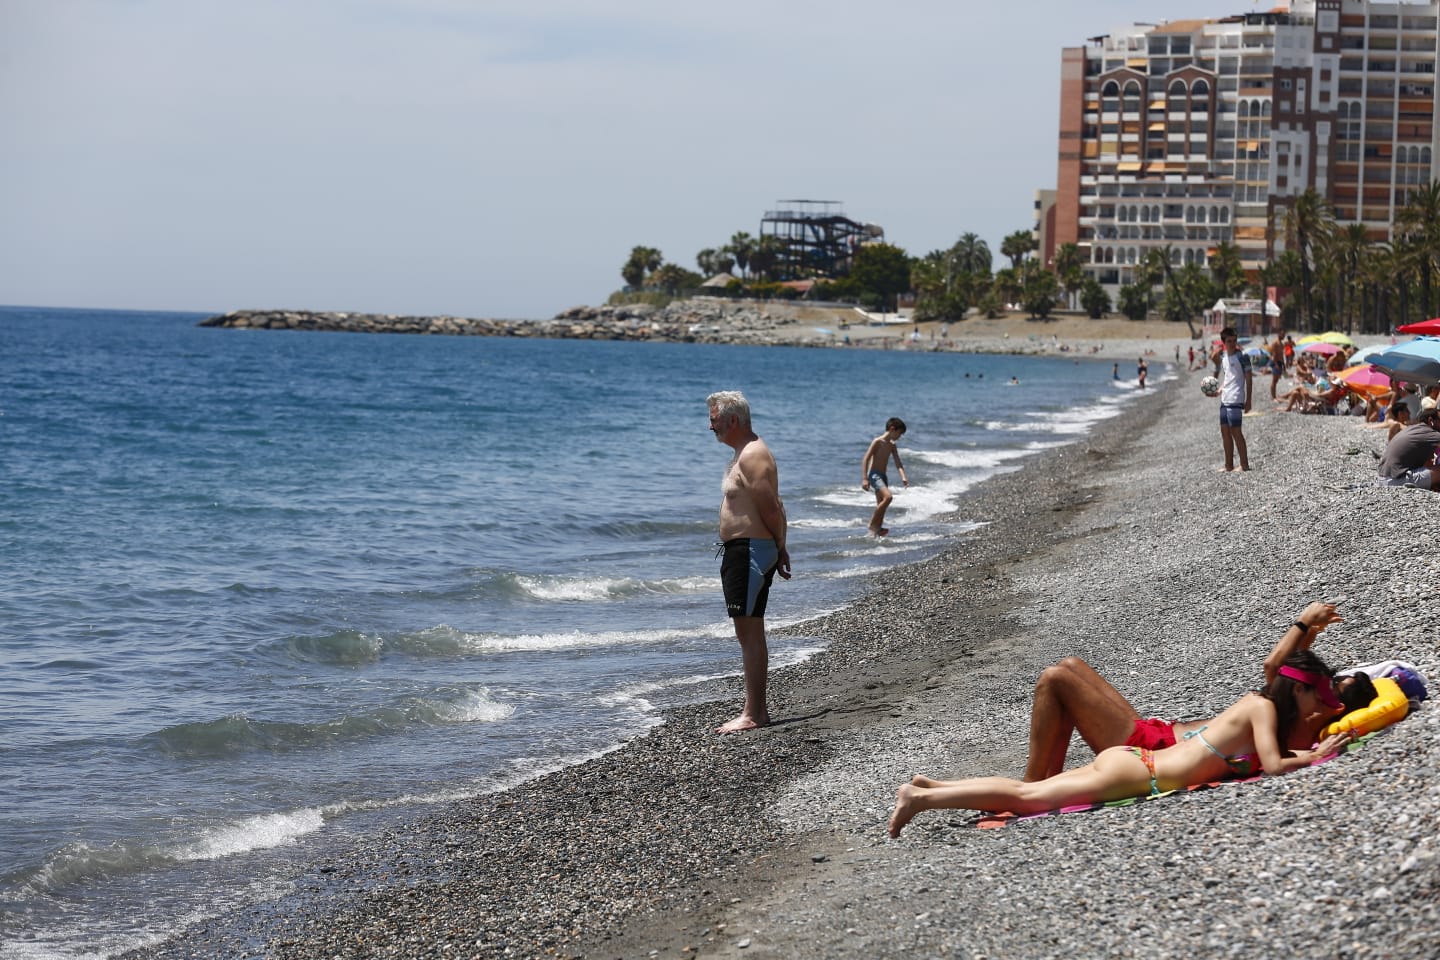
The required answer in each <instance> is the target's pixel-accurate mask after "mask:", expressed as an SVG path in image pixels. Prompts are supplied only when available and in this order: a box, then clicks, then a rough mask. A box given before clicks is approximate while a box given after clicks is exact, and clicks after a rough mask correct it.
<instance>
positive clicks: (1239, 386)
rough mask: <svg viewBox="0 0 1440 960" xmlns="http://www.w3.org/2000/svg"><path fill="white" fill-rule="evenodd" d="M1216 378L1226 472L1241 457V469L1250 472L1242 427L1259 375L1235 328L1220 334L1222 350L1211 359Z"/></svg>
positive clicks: (1233, 466) (1229, 328)
mask: <svg viewBox="0 0 1440 960" xmlns="http://www.w3.org/2000/svg"><path fill="white" fill-rule="evenodd" d="M1210 362H1211V363H1213V364H1215V376H1217V377H1219V378H1220V442H1221V443H1222V444H1224V446H1225V472H1226V473H1229V472H1230V471H1232V470H1234V469H1235V454H1236V453H1237V452H1238V453H1239V454H1240V469H1241V470H1249V469H1250V451H1249V449H1248V448H1247V447H1246V446H1245V434H1244V433H1243V432H1241V423H1242V422H1243V418H1244V416H1245V414H1246V413H1248V412H1249V411H1250V396H1251V394H1252V393H1253V392H1254V389H1255V375H1254V374H1253V373H1251V372H1250V358H1249V357H1247V356H1245V354H1243V353H1241V352H1240V338H1239V337H1238V336H1236V334H1235V328H1234V327H1226V328H1225V329H1224V330H1221V331H1220V348H1219V349H1218V350H1216V351H1215V352H1214V353H1213V354H1212V355H1211V357H1210Z"/></svg>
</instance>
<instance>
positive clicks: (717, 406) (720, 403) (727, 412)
mask: <svg viewBox="0 0 1440 960" xmlns="http://www.w3.org/2000/svg"><path fill="white" fill-rule="evenodd" d="M705 404H706V405H707V406H708V407H709V408H710V409H711V410H714V411H715V413H716V414H718V415H719V416H722V417H735V418H736V419H737V420H739V421H740V426H742V427H744V428H745V429H747V430H748V429H750V401H749V400H746V399H745V394H743V393H741V392H740V391H739V390H721V391H720V392H719V393H712V394H710V396H708V397H706V398H705Z"/></svg>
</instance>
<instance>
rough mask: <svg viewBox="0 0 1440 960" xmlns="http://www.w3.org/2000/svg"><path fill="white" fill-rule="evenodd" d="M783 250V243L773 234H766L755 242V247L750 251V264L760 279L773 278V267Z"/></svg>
mask: <svg viewBox="0 0 1440 960" xmlns="http://www.w3.org/2000/svg"><path fill="white" fill-rule="evenodd" d="M784 250H785V244H784V242H783V241H781V239H780V238H779V237H777V236H774V235H773V234H767V235H765V236H763V237H761V238H760V242H759V243H757V244H755V249H754V250H752V251H750V266H751V268H752V269H753V270H754V271H755V273H757V274H759V276H760V278H761V279H762V280H774V279H775V268H776V267H777V266H779V264H780V255H781V254H782V253H783V252H784Z"/></svg>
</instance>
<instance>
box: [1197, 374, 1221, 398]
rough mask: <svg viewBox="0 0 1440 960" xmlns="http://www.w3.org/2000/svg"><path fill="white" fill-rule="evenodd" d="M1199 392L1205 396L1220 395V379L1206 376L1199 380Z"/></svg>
mask: <svg viewBox="0 0 1440 960" xmlns="http://www.w3.org/2000/svg"><path fill="white" fill-rule="evenodd" d="M1200 392H1201V393H1203V394H1205V396H1207V397H1218V396H1220V381H1219V380H1216V379H1215V378H1214V377H1206V378H1205V379H1204V380H1201V381H1200Z"/></svg>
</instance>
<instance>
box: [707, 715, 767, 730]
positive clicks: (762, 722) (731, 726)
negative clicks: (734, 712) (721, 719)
mask: <svg viewBox="0 0 1440 960" xmlns="http://www.w3.org/2000/svg"><path fill="white" fill-rule="evenodd" d="M769 723H770V717H769V716H768V715H767V716H761V717H758V718H756V717H752V716H749V715H748V714H744V713H742V714H740V716H738V717H736V718H735V719H734V720H731V721H730V722H729V723H724V724H721V725H720V726H718V727H716V728H715V732H716V733H743V732H745V731H746V730H758V729H760V728H761V727H764V726H767V725H769Z"/></svg>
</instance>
